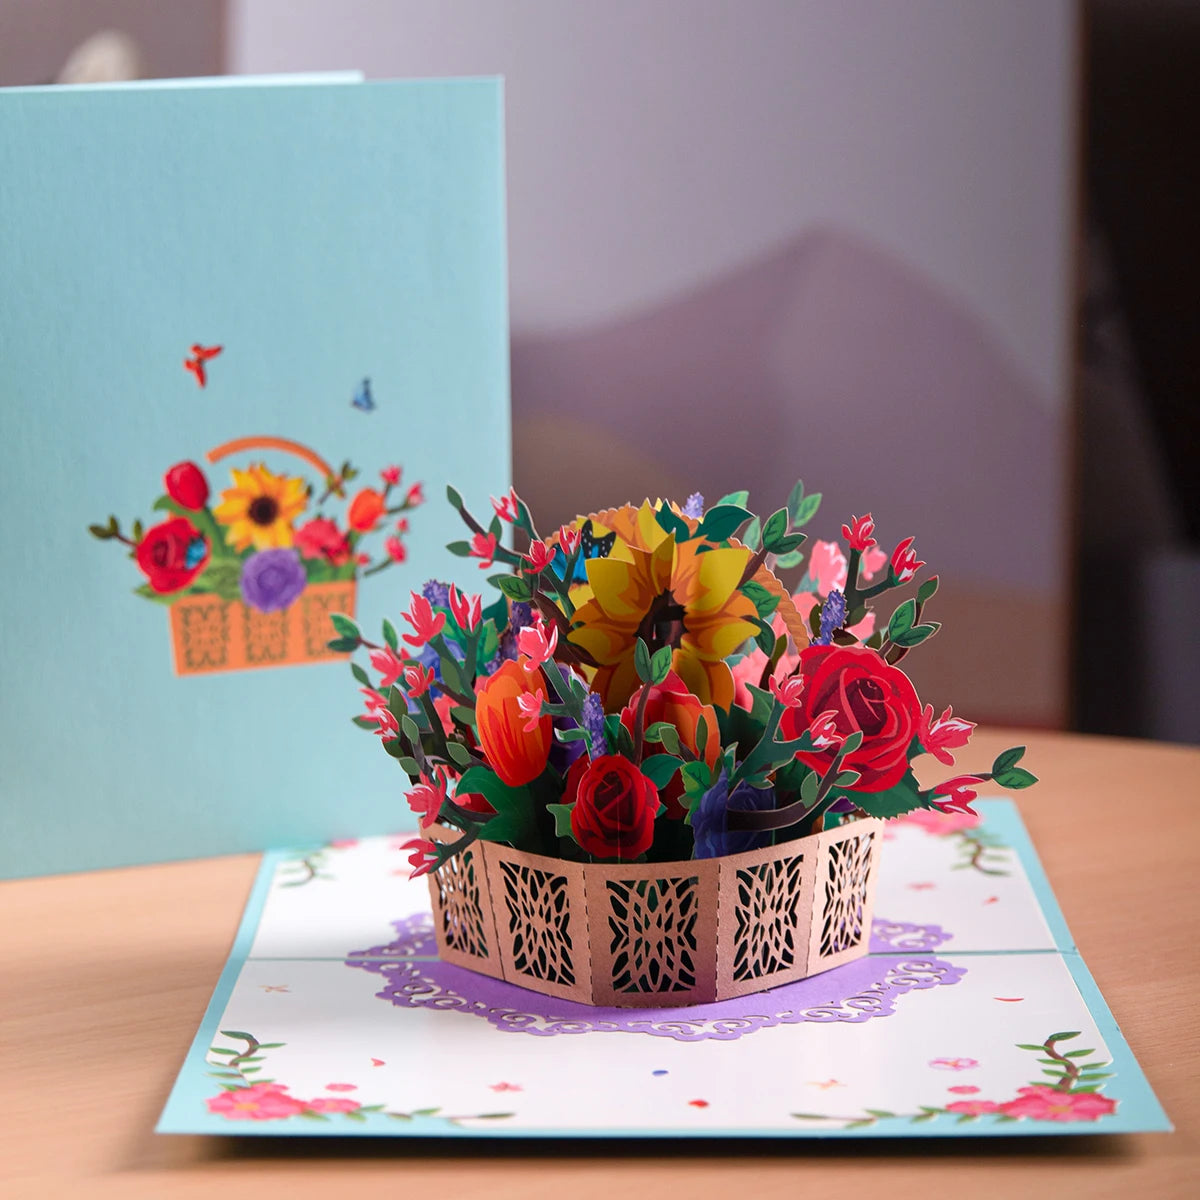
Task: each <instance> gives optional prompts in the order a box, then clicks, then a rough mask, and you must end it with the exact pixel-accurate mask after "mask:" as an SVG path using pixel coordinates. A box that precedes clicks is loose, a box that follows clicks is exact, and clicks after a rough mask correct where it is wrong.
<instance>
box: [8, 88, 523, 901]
mask: <svg viewBox="0 0 1200 1200" xmlns="http://www.w3.org/2000/svg"><path fill="white" fill-rule="evenodd" d="M504 221H505V218H504V165H503V123H502V94H501V85H500V83H499V81H496V80H450V81H436V82H411V83H354V82H346V83H337V82H331V81H313V82H308V83H297V82H291V83H283V84H279V83H271V84H246V85H241V86H227V87H214V86H195V87H190V86H186V85H180V86H172V87H169V88H121V87H114V88H110V89H104V88H80V89H71V88H61V89H16V90H13V91H11V92H8V93H5V92H0V402H2V405H0V505H2V512H3V517H4V519H3V541H2V551H3V558H4V562H5V564H6V570H5V572H4V577H3V584H2V587H0V596H2V599H0V606H2V608H0V611H2V614H3V635H2V636H3V651H2V659H0V671H2V673H3V688H2V691H0V752H2V754H3V763H4V766H3V771H2V774H0V877H3V876H17V875H29V874H40V873H48V872H56V871H66V870H77V869H84V868H93V867H102V866H116V865H123V864H128V863H134V862H143V861H152V860H158V859H173V858H187V857H197V856H203V855H211V854H219V853H225V852H233V851H239V850H249V849H258V848H263V847H266V846H269V845H273V844H278V843H279V842H288V841H297V840H300V841H305V840H313V839H318V840H319V839H327V838H337V837H344V836H354V835H361V834H367V833H372V832H384V831H387V830H388V829H391V828H393V827H396V826H397V825H400V824H404V823H405V815H404V814H405V813H406V811H407V808H406V806H405V804H404V801H403V797H402V795H401V794H400V792H399V790H398V789H397V786H396V773H395V770H394V768H392V764H391V763H390V762H389V761H388V759H387V758H386V756H384V755H382V754H380V755H372V754H367V753H365V752H364V747H363V746H362V744H361V742H362V739H364V738H366V737H369V736H370V734H368V733H365V732H363V731H362V730H360V729H356V728H355V727H354V726H353V725H352V724H351V719H350V718H351V717H352V716H353V715H354V713H355V712H356V711H361V697H360V696H359V695H358V692H357V691H356V687H357V685H356V684H355V682H354V680H353V678H352V677H351V674H350V671H349V669H348V666H347V664H346V660H345V657H344V656H341V657H339V656H336V655H334V654H332V653H331V652H330V651H329V650H328V649H327V646H326V643H327V642H328V641H329V639H330V638H333V637H334V636H335V631H334V629H333V626H332V624H331V622H330V614H331V613H332V612H342V613H347V614H350V615H353V616H355V617H356V618H357V619H358V620H359V621H360V622H361V624H362V627H363V629H364V632H365V631H370V630H377V629H379V627H380V624H381V621H382V618H384V617H385V616H389V615H390V616H391V617H392V619H395V617H396V615H397V614H398V613H399V611H400V610H401V609H403V608H405V607H407V597H408V594H409V592H410V591H412V590H417V589H419V588H420V587H421V585H422V584H423V583H424V582H425V581H426V580H427V579H429V578H430V577H435V576H436V577H438V578H441V579H446V580H448V581H456V582H458V583H460V584H469V585H471V586H472V588H473V590H479V589H480V587H481V586H484V583H483V577H482V575H481V573H480V572H479V571H478V570H476V569H475V567H474V564H473V563H468V562H464V561H463V560H461V559H453V558H450V557H448V556H447V555H446V553H445V550H444V546H445V543H446V542H447V541H449V540H451V539H452V538H453V537H457V536H459V535H460V527H457V525H456V523H457V516H456V514H455V513H454V512H453V510H452V509H451V508H450V507H449V505H446V504H444V503H443V502H442V496H443V495H444V492H445V486H446V484H447V482H450V481H453V482H455V483H456V484H458V485H459V486H460V488H462V490H463V494H464V497H468V496H469V497H470V498H471V500H470V502H473V503H474V504H475V506H476V507H478V505H479V503H480V502H482V503H483V504H484V505H485V506H486V502H487V496H488V495H489V494H491V495H499V494H501V493H502V492H503V490H504V489H506V487H507V486H508V481H509V471H510V450H509V410H508V331H507V307H506V297H507V283H506V265H505V223H504ZM393 468H400V470H399V472H397V471H396V470H394V469H393ZM418 483H420V484H421V485H422V487H421V488H420V489H419V490H417V491H413V488H414V485H415V484H418ZM423 496H427V497H429V498H430V500H431V501H432V502H431V503H429V504H427V505H426V504H423V503H421V499H422V497H423ZM368 636H369V635H368ZM389 768H392V769H390V770H389Z"/></svg>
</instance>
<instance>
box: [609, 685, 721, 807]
mask: <svg viewBox="0 0 1200 1200" xmlns="http://www.w3.org/2000/svg"><path fill="white" fill-rule="evenodd" d="M641 698H642V689H641V688H638V690H637V691H636V692H634V693H633V696H632V697H631V698H630V700H629V703H628V704H626V705H625V707H624V708H623V709H622V710H621V724H622V725H624V726H625V728H626V729H628V730H629V732H630V735H632V734H633V727H634V725H635V724H636V722H637V710H638V704H639V703H640V701H641ZM701 717H703V718H704V723H705V725H707V727H708V740H707V741H706V742H705V743H704V760H705V762H707V763H708V766H709V769H710V770H713V771H715V770H716V766H717V755H718V754H719V753H720V751H721V732H720V730H719V729H718V728H717V713H716V710H715V709H714V708H713V706H712V705H711V704H703V703H701V701H700V698H699V697H698V696H695V695H693V694H692V693H691V692H689V691H688V689H687V684H685V683H684V682H683V680H682V679H680V678H679V676H678V675H676V674H675V672H674V671H672V672H671V673H670V674H669V675H668V676H667V677H666V679H664V680H663V681H662V683H658V684H655V685H654V686H652V687H651V688H650V696H649V699H648V700H647V701H646V725H645V728H647V729H649V728H650V726H651V725H654V724H655V723H656V722H658V721H666V722H667V724H668V725H673V726H674V727H675V731H676V732H677V733H678V734H679V740H680V742H681V743H682V744H683V745H684V746H686V747H687V748H688V749H689V750H690V751H691V752H692V753H693V754H695V753H696V727H697V726H698V725H699V724H700V718H701ZM682 795H683V777H682V776H680V775H678V774H676V775H675V777H674V778H673V779H672V780H671V782H670V783H668V784H667V786H666V788H665V789H664V790H663V793H662V796H661V797H660V799H661V800H662V802H663V803H664V804H665V805H666V806H667V811H666V816H668V817H670V818H672V820H676V821H682V820H683V818H684V817H686V816H687V809H686V808H684V807H683V805H682V803H680V799H679V798H680V797H681V796H682Z"/></svg>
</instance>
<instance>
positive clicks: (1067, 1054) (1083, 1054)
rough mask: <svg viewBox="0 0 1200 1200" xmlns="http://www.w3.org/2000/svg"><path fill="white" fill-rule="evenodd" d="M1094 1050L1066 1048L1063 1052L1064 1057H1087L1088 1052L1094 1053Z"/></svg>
mask: <svg viewBox="0 0 1200 1200" xmlns="http://www.w3.org/2000/svg"><path fill="white" fill-rule="evenodd" d="M1095 1053H1096V1051H1095V1050H1068V1051H1066V1052H1065V1053H1064V1055H1063V1057H1064V1058H1087V1056H1088V1055H1089V1054H1095Z"/></svg>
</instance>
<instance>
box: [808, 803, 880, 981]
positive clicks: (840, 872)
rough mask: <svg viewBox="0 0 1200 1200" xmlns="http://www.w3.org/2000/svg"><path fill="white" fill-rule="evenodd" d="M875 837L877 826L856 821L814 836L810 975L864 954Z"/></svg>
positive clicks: (871, 905)
mask: <svg viewBox="0 0 1200 1200" xmlns="http://www.w3.org/2000/svg"><path fill="white" fill-rule="evenodd" d="M880 832H881V830H880V828H879V822H867V821H857V822H854V823H853V824H851V825H846V826H843V827H842V828H840V829H834V830H831V831H830V832H829V833H822V834H819V835H818V852H817V870H816V890H815V895H814V899H813V922H812V938H811V941H810V943H809V952H808V957H809V965H810V970H809V974H816V973H817V971H828V970H829V969H830V968H832V967H837V966H841V964H842V963H845V962H852V961H853V960H854V959H856V958H861V957H862V956H863V954H865V953H866V948H867V943H868V941H869V940H870V936H871V913H872V911H873V909H874V901H875V876H876V863H877V860H878V857H879V846H880V843H881V841H882V838H881V837H880Z"/></svg>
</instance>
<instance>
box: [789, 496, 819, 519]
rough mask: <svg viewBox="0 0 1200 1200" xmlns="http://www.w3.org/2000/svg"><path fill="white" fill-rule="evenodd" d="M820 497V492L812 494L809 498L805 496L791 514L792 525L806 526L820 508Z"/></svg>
mask: <svg viewBox="0 0 1200 1200" xmlns="http://www.w3.org/2000/svg"><path fill="white" fill-rule="evenodd" d="M822 495H823V493H821V492H813V494H812V495H811V496H805V497H804V499H803V500H802V501H801V502H800V503H799V504H798V505H797V506H796V511H795V512H794V513H793V514H792V524H793V525H807V524H808V523H809V521H811V520H812V519H813V517H815V516H816V515H817V509H818V508H820V507H821V496H822Z"/></svg>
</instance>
